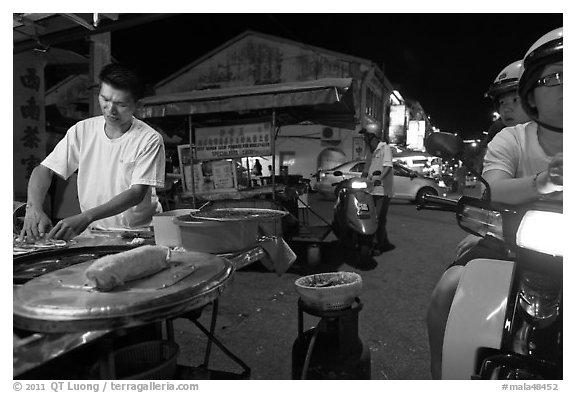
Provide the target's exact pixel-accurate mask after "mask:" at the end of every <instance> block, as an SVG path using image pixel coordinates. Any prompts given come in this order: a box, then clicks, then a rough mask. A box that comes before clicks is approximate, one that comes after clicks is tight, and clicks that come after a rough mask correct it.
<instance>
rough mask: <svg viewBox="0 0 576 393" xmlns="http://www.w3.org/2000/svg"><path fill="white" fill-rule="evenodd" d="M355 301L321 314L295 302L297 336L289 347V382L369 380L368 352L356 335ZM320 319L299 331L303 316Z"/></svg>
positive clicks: (358, 309) (356, 306)
mask: <svg viewBox="0 0 576 393" xmlns="http://www.w3.org/2000/svg"><path fill="white" fill-rule="evenodd" d="M361 309H362V303H361V302H360V299H358V298H356V300H355V301H354V303H353V304H352V306H351V307H349V308H346V309H343V310H331V311H321V310H317V309H313V308H310V307H307V306H306V305H304V303H303V302H302V299H299V300H298V337H297V338H296V340H295V341H294V344H293V346H292V379H370V376H371V370H370V367H371V365H370V350H369V348H368V346H367V345H365V344H364V343H362V340H361V339H360V337H359V336H358V313H359V312H360V310H361ZM304 312H306V313H307V314H310V315H313V316H317V317H320V321H319V322H318V325H316V327H313V328H311V329H309V330H307V331H305V332H304V331H303V318H304V317H303V313H304Z"/></svg>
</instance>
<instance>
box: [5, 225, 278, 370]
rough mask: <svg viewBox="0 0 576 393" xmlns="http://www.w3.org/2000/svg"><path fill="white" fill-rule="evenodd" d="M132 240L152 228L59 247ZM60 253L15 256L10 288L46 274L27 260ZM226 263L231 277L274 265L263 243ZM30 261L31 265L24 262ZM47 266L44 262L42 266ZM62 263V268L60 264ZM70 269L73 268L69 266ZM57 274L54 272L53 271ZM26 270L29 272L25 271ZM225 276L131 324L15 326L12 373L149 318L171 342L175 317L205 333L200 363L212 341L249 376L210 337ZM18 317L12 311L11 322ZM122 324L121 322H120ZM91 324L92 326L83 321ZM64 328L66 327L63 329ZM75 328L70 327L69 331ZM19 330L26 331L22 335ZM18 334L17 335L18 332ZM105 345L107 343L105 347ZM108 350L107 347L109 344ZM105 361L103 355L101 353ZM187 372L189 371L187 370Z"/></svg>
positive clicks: (82, 248) (123, 245)
mask: <svg viewBox="0 0 576 393" xmlns="http://www.w3.org/2000/svg"><path fill="white" fill-rule="evenodd" d="M139 236H143V237H142V238H141V237H139ZM134 238H137V239H139V240H140V242H139V244H138V245H141V244H142V241H141V240H142V239H144V240H143V243H144V244H154V239H153V236H150V232H148V233H145V232H134V233H126V232H124V233H118V232H100V231H93V232H89V231H87V232H85V233H84V234H82V235H80V236H79V237H77V238H75V239H74V241H73V242H71V244H70V246H69V247H68V248H67V249H65V250H59V252H60V253H66V252H68V253H74V252H75V251H78V252H85V253H89V252H94V251H96V250H103V252H104V253H110V252H119V251H123V250H127V249H129V248H131V247H135V246H136V245H135V244H134ZM56 253H58V251H54V250H52V251H40V252H35V253H30V254H28V255H25V256H15V257H14V284H15V285H14V291H17V290H18V288H19V287H20V286H21V285H22V284H24V282H26V281H27V280H30V279H31V278H33V277H34V276H35V275H37V276H41V275H42V274H47V273H48V271H49V270H48V271H46V268H45V267H44V268H42V269H41V270H34V269H27V267H29V266H26V262H23V261H26V260H28V261H29V260H30V259H32V260H33V259H34V258H36V257H38V258H42V256H50V255H51V256H52V258H54V255H55V254H56ZM221 256H222V257H224V258H225V260H226V261H229V263H230V264H231V266H232V269H231V271H230V275H232V274H233V273H234V271H236V270H238V269H241V268H243V267H246V266H248V265H250V264H252V263H254V262H256V261H264V260H267V261H268V263H267V264H266V265H267V266H268V268H270V269H274V266H270V263H269V261H270V258H269V255H267V252H266V251H265V249H264V248H263V246H262V243H260V244H258V245H256V246H254V247H253V248H251V249H248V250H244V251H241V252H238V253H233V254H225V255H221ZM28 265H30V264H29V263H28ZM44 266H46V265H44ZM60 267H64V266H60ZM72 269H73V266H72ZM54 272H57V270H54ZM27 274H28V275H27ZM227 282H229V280H226V282H224V283H223V284H222V285H213V286H212V287H211V289H210V290H209V291H206V292H205V293H200V294H198V296H192V297H191V298H190V299H187V300H186V301H185V302H184V303H182V305H180V306H177V307H174V309H172V310H168V311H167V312H160V313H157V315H156V316H154V315H152V316H151V317H149V318H145V319H142V320H141V321H138V320H137V319H136V320H134V319H133V320H132V321H131V322H130V323H123V322H122V321H117V323H116V324H115V325H111V326H112V327H111V328H109V329H108V328H100V327H103V326H105V325H102V326H101V325H99V324H95V325H94V326H97V327H99V328H98V329H91V328H88V329H80V330H79V331H57V330H58V329H55V330H56V331H53V332H52V331H50V330H51V329H52V328H48V330H49V332H34V331H30V330H26V331H23V330H19V329H18V327H16V328H15V330H14V337H13V339H14V346H13V377H14V378H17V377H18V376H21V375H25V374H26V373H27V372H30V371H31V370H34V369H35V368H37V367H40V366H42V365H44V364H46V363H47V362H49V361H51V360H54V359H56V358H60V357H62V356H63V355H66V354H69V353H71V352H73V351H76V350H79V349H81V348H83V347H85V346H86V345H88V344H93V343H96V342H99V341H102V343H104V344H106V343H110V342H111V340H112V339H113V338H114V337H115V336H117V335H118V334H119V333H121V332H122V331H123V330H124V328H125V327H126V326H137V325H139V324H149V323H151V322H165V323H166V333H167V336H168V339H169V340H172V341H173V339H174V335H173V330H172V320H173V319H175V318H187V319H189V320H190V321H191V322H193V323H194V324H195V325H196V326H197V327H198V328H199V329H200V330H201V331H202V332H203V333H204V334H205V335H206V336H207V337H208V343H207V347H206V351H205V361H204V363H205V364H204V366H207V363H208V360H209V356H210V350H211V345H212V343H214V344H215V345H217V346H218V347H219V348H220V349H222V350H223V351H224V353H226V354H227V355H228V356H229V357H230V358H231V359H232V360H233V361H235V362H236V363H237V364H239V365H240V366H241V367H242V369H243V373H242V374H241V377H244V378H245V377H248V376H249V374H250V369H249V367H248V366H247V365H246V364H244V363H243V362H242V360H241V359H239V358H238V357H236V356H235V355H234V354H233V353H232V352H230V350H228V349H227V348H226V347H225V346H224V345H223V344H222V343H220V342H219V341H218V339H217V338H216V337H215V336H214V330H215V325H216V318H217V314H218V298H219V295H220V294H221V293H222V292H223V290H224V287H225V286H226V285H225V284H227ZM208 304H212V318H211V323H210V328H209V329H206V328H204V327H203V326H202V325H201V324H200V323H199V322H198V321H197V317H198V316H199V315H200V313H201V311H202V309H203V308H204V307H205V306H206V305H208ZM16 320H18V318H17V316H16V314H15V321H16ZM31 321H32V326H34V323H36V322H35V321H34V319H31ZM124 322H125V321H124ZM18 323H20V324H24V325H25V326H26V323H30V320H25V321H24V322H22V321H21V320H18ZM86 326H88V327H89V326H90V324H88V325H86ZM65 330H66V329H65ZM71 330H74V329H71ZM22 332H25V334H24V335H23V334H22ZM17 333H18V334H17ZM104 347H107V344H106V345H104ZM108 349H110V348H108ZM103 359H104V360H103V361H104V362H105V361H106V360H105V359H106V356H104V357H103ZM102 366H103V367H100V369H101V374H100V375H101V377H102V378H105V379H113V378H114V375H113V373H112V374H111V373H110V367H107V366H106V365H105V364H102ZM187 374H188V375H190V372H188V373H187Z"/></svg>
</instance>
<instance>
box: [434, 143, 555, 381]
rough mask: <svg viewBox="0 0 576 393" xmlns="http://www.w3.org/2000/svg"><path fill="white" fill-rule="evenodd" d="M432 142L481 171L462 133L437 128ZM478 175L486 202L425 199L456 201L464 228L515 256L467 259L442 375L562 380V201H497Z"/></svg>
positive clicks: (449, 324) (447, 333)
mask: <svg viewBox="0 0 576 393" xmlns="http://www.w3.org/2000/svg"><path fill="white" fill-rule="evenodd" d="M425 146H426V148H427V151H428V152H429V153H431V154H433V155H436V156H440V157H442V158H446V159H448V158H454V157H456V158H459V159H460V160H461V161H463V163H464V164H465V165H466V166H467V167H468V168H469V169H470V170H471V171H474V170H473V166H472V165H469V163H467V162H466V160H465V159H464V158H463V156H462V152H463V143H462V141H461V140H460V139H459V138H457V137H456V136H454V135H452V134H446V133H440V132H438V133H433V134H431V135H430V136H429V137H428V138H427V140H426V142H425ZM475 175H477V176H478V178H479V179H480V181H482V183H484V185H485V186H486V192H485V199H477V198H471V197H466V196H464V197H461V198H460V199H459V200H458V201H457V203H454V201H450V200H445V199H444V198H439V197H429V196H427V197H426V201H427V202H426V203H431V204H436V205H438V204H439V205H442V204H444V206H449V207H450V208H451V209H452V210H453V211H455V212H456V217H457V222H458V224H459V226H460V227H461V228H462V229H464V230H465V231H467V232H469V233H473V234H475V235H478V236H482V237H486V236H491V237H493V238H495V239H497V240H498V241H499V242H501V243H502V244H504V245H505V249H506V250H507V253H508V257H509V258H508V259H509V260H494V259H475V260H472V261H470V262H468V263H467V264H466V266H465V268H464V271H463V274H462V276H461V279H460V282H459V285H458V288H457V290H456V294H455V296H454V300H453V303H452V307H451V309H450V314H449V317H448V321H447V325H446V330H445V333H444V343H443V351H442V379H549V380H556V379H562V365H563V356H562V342H563V334H562V320H563V306H562V304H563V296H562V266H563V264H562V263H563V255H564V254H563V248H564V244H565V243H564V242H563V237H564V233H563V231H564V226H563V225H562V224H563V210H562V202H561V201H541V202H536V203H533V204H530V205H529V206H522V207H518V206H514V207H511V206H506V205H502V204H496V203H492V202H490V187H489V185H488V183H487V182H486V180H485V179H483V178H482V177H481V176H480V174H478V173H475ZM443 199H444V200H443Z"/></svg>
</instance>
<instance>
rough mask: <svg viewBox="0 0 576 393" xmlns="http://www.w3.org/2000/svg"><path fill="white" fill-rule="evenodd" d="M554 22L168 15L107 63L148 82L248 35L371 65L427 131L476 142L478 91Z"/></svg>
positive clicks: (118, 44) (538, 17)
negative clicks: (419, 112) (416, 106)
mask: <svg viewBox="0 0 576 393" xmlns="http://www.w3.org/2000/svg"><path fill="white" fill-rule="evenodd" d="M562 25H563V16H562V14H559V13H557V14H552V13H548V14H472V13H470V14H438V13H435V14H383V13H379V14H358V13H353V14H347V13H337V14H322V13H316V14H264V13H259V14H192V13H188V14H175V15H173V16H169V17H167V18H164V19H161V20H158V21H155V22H151V23H148V24H146V25H142V26H138V27H135V28H131V29H127V30H121V31H117V32H113V33H112V56H113V57H114V58H116V59H117V60H119V61H122V62H125V63H127V64H129V65H131V66H133V67H134V68H136V69H137V70H138V71H139V72H140V73H141V74H142V76H143V77H144V78H145V79H146V80H147V81H148V82H150V83H154V82H157V81H159V80H161V79H163V78H165V77H166V76H168V75H170V74H171V73H173V72H175V71H178V70H179V69H181V68H182V67H184V66H186V65H187V64H189V63H191V62H193V61H194V60H195V59H197V58H199V57H201V56H202V55H204V54H206V53H208V52H210V51H211V50H213V49H215V48H216V47H218V46H220V45H222V44H223V43H225V42H226V41H228V40H230V39H232V38H234V37H235V36H236V35H238V34H241V33H242V32H244V31H246V30H255V31H259V32H262V33H266V34H271V35H275V36H279V37H283V38H287V39H291V40H294V41H299V42H304V43H307V44H310V45H314V46H318V47H322V48H326V49H329V50H332V51H337V52H341V53H345V54H349V55H353V56H357V57H362V58H365V59H369V60H372V61H374V62H375V63H376V64H378V65H379V66H380V67H381V68H383V70H384V73H385V75H386V76H387V78H388V79H389V80H390V82H392V83H393V84H394V86H395V87H396V88H398V89H399V90H400V92H401V93H402V94H403V95H404V96H405V97H408V98H411V99H414V100H417V101H419V102H420V103H421V105H422V107H423V108H424V110H425V111H426V112H427V114H428V115H429V116H430V118H431V121H432V125H434V126H435V127H438V128H440V130H442V131H448V132H458V133H460V135H463V136H464V137H481V134H482V131H484V130H486V129H487V128H488V126H489V125H490V123H491V113H492V106H491V104H490V102H489V100H487V99H485V98H484V92H485V91H486V90H487V88H488V86H489V85H490V83H491V82H492V81H493V80H494V78H495V77H496V75H497V74H498V72H499V71H500V70H501V69H502V68H504V67H505V66H506V65H508V64H509V63H511V62H513V61H515V60H518V59H521V58H522V57H523V56H524V54H525V53H526V51H527V50H528V48H529V47H530V46H531V45H532V44H533V43H534V42H535V41H536V40H537V39H538V38H539V37H541V36H542V35H543V34H545V33H547V32H548V31H550V30H552V29H554V28H557V27H560V26H562Z"/></svg>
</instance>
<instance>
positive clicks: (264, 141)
mask: <svg viewBox="0 0 576 393" xmlns="http://www.w3.org/2000/svg"><path fill="white" fill-rule="evenodd" d="M195 136H196V158H197V159H198V160H215V159H222V158H238V157H253V156H267V155H270V154H272V127H271V126H270V123H258V124H242V125H234V126H222V127H206V128H197V129H196V130H195Z"/></svg>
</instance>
